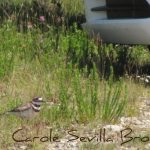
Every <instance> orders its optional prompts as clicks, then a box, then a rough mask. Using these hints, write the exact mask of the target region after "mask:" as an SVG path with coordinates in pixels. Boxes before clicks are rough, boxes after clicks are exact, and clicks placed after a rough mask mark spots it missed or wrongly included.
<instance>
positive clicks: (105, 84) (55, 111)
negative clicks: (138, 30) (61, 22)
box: [0, 0, 149, 149]
mask: <svg viewBox="0 0 150 150" xmlns="http://www.w3.org/2000/svg"><path fill="white" fill-rule="evenodd" d="M18 2H19V1H18ZM63 3H64V7H65V9H66V10H68V9H69V7H70V6H69V5H74V4H72V3H75V6H76V7H75V8H74V10H72V11H74V12H76V11H78V10H79V11H80V9H77V8H78V5H81V4H80V2H79V1H67V0H66V1H63ZM81 7H82V6H80V8H81ZM81 9H82V8H81ZM82 10H83V9H82ZM70 13H72V12H71V11H70ZM45 26H47V27H48V29H49V30H48V32H44V33H43V32H42V31H41V30H40V29H39V28H38V26H36V27H35V28H34V29H32V30H31V31H29V32H27V33H21V32H17V30H16V28H15V25H14V23H13V22H12V21H11V20H9V21H6V22H5V23H4V24H3V26H2V27H1V28H0V41H1V44H0V113H3V112H5V111H7V110H10V109H12V108H14V107H16V106H18V105H19V104H22V103H26V102H28V101H30V100H31V99H32V98H33V97H35V96H41V97H43V98H44V100H46V101H49V102H55V105H54V106H52V107H49V106H47V105H44V106H43V108H42V111H41V113H40V116H39V117H38V118H35V119H34V120H31V121H26V120H21V119H19V118H17V117H15V116H1V117H0V129H1V133H0V139H1V140H0V149H8V147H10V146H13V145H14V144H16V143H15V142H14V141H13V140H12V138H11V136H12V133H13V132H14V131H15V130H16V129H18V128H20V127H22V126H23V125H24V126H25V127H26V128H27V130H28V132H29V134H31V135H43V134H46V133H47V129H48V127H53V128H54V129H55V130H56V129H60V130H61V129H68V128H71V127H72V126H73V125H77V126H78V127H79V126H80V125H82V124H84V125H87V126H88V125H89V124H92V123H95V124H96V125H98V124H99V123H101V125H103V124H110V123H114V122H117V121H118V120H119V118H120V117H121V116H123V115H125V116H132V115H133V116H134V115H137V114H138V112H137V110H138V104H137V102H136V100H137V98H138V97H139V96H141V95H143V93H146V96H149V95H148V94H149V93H148V92H146V91H148V90H149V88H145V87H143V86H142V85H138V84H136V83H134V82H133V81H132V80H126V79H124V78H122V79H118V80H116V78H115V76H114V73H113V69H112V67H111V66H112V65H113V63H116V64H119V62H120V61H119V60H121V57H120V56H121V55H122V51H125V50H126V49H125V48H124V47H122V46H113V45H112V44H110V45H100V44H99V43H97V41H95V40H94V39H89V37H88V36H87V34H86V33H85V32H84V31H81V30H78V29H77V27H76V25H74V26H73V27H71V28H70V29H68V30H66V29H65V27H60V28H57V29H56V28H55V27H53V26H48V25H47V24H45ZM131 49H132V50H131ZM130 50H131V51H130V55H128V56H129V58H132V59H131V61H130V63H131V64H133V65H135V64H136V65H137V66H138V65H139V66H140V65H143V64H147V63H149V59H148V57H149V53H148V51H147V49H146V48H145V47H142V46H135V47H133V48H130ZM136 51H137V52H138V54H137V53H136ZM143 58H145V59H144V60H143ZM139 60H140V61H139ZM130 63H129V65H130ZM107 71H108V72H107ZM106 75H107V77H108V78H109V79H108V80H106V79H105V76H106ZM129 106H130V107H129ZM32 130H33V132H32ZM60 132H61V131H60ZM61 136H63V133H61ZM28 146H30V148H31V149H44V148H45V146H46V144H43V145H40V144H39V143H38V142H35V143H28ZM85 147H86V146H85ZM90 147H91V148H93V149H96V148H97V146H94V145H89V146H88V148H90ZM102 148H103V147H102ZM108 148H109V149H111V148H113V145H110V147H109V146H108Z"/></svg>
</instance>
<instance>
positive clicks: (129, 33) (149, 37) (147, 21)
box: [83, 0, 150, 45]
mask: <svg viewBox="0 0 150 150" xmlns="http://www.w3.org/2000/svg"><path fill="white" fill-rule="evenodd" d="M84 1H85V13H86V23H84V24H83V28H84V29H85V30H86V31H88V32H89V33H90V34H93V33H94V34H99V35H100V37H101V39H102V40H103V41H104V42H106V43H109V42H111V43H120V44H144V45H150V0H84Z"/></svg>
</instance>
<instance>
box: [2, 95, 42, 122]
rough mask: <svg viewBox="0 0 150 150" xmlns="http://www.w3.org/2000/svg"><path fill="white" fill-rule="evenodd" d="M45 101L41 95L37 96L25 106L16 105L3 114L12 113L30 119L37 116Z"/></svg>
mask: <svg viewBox="0 0 150 150" xmlns="http://www.w3.org/2000/svg"><path fill="white" fill-rule="evenodd" d="M43 102H44V101H43V99H42V98H41V97H35V98H33V99H32V101H31V102H29V103H27V104H25V105H23V106H20V107H16V108H15V109H13V110H10V111H7V112H5V113H3V115H5V114H6V115H7V114H12V115H16V116H19V117H21V118H26V119H30V118H33V117H35V116H36V115H37V114H38V113H39V112H40V108H41V104H42V103H43Z"/></svg>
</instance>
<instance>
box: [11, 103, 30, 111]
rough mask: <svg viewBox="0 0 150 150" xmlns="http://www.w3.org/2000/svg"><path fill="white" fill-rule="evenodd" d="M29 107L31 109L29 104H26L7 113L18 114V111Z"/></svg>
mask: <svg viewBox="0 0 150 150" xmlns="http://www.w3.org/2000/svg"><path fill="white" fill-rule="evenodd" d="M30 107H31V103H27V104H25V105H22V106H19V107H16V108H14V109H12V110H10V111H9V112H20V111H25V110H27V109H29V108H30Z"/></svg>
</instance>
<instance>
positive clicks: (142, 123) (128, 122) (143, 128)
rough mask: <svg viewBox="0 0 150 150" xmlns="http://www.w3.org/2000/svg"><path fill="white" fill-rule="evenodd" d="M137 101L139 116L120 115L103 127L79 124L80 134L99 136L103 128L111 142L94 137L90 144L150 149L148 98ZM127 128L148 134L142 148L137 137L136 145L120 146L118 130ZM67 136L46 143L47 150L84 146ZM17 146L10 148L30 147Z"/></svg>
mask: <svg viewBox="0 0 150 150" xmlns="http://www.w3.org/2000/svg"><path fill="white" fill-rule="evenodd" d="M139 102H140V108H139V110H140V114H139V116H137V117H122V118H120V123H119V124H115V125H105V126H103V128H102V127H101V125H99V126H97V127H96V128H94V129H88V127H85V126H81V127H80V129H81V133H80V134H81V135H84V136H86V137H88V138H89V139H90V138H92V137H94V136H96V137H99V131H100V129H102V132H104V129H105V130H106V131H107V135H106V136H107V137H110V138H111V139H113V142H104V141H103V140H102V141H100V142H99V141H96V140H95V139H94V140H92V142H91V143H92V145H94V144H95V145H97V144H100V146H101V145H102V143H103V144H104V145H108V144H114V145H115V149H116V150H141V149H143V150H150V98H146V97H140V98H139ZM127 128H131V129H132V130H133V131H135V132H133V134H134V135H133V136H132V137H135V136H140V135H141V134H142V135H144V137H145V136H146V135H147V134H148V136H149V140H148V142H145V144H143V143H141V144H142V148H141V147H140V148H139V143H140V140H139V139H138V140H139V141H138V142H137V143H138V144H137V145H136V144H131V143H128V144H124V145H123V146H121V145H120V144H121V142H122V141H121V138H120V131H122V130H124V129H127ZM64 132H65V131H64ZM73 133H74V132H73ZM69 136H70V135H69V134H67V133H66V134H64V136H63V138H62V139H61V140H60V142H52V143H48V144H47V146H46V149H47V150H80V149H84V148H81V147H82V146H83V143H84V142H81V141H79V140H74V141H71V142H68V139H70V137H69ZM72 138H73V137H72ZM74 138H75V137H74ZM98 142H99V143H98ZM140 146H141V145H140ZM17 147H18V148H17ZM17 147H16V146H15V147H14V148H12V150H28V149H30V148H29V147H27V146H24V145H18V146H17ZM97 149H100V148H97ZM97 149H96V148H95V150H97ZM101 149H102V148H101ZM85 150H87V149H86V148H85Z"/></svg>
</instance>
